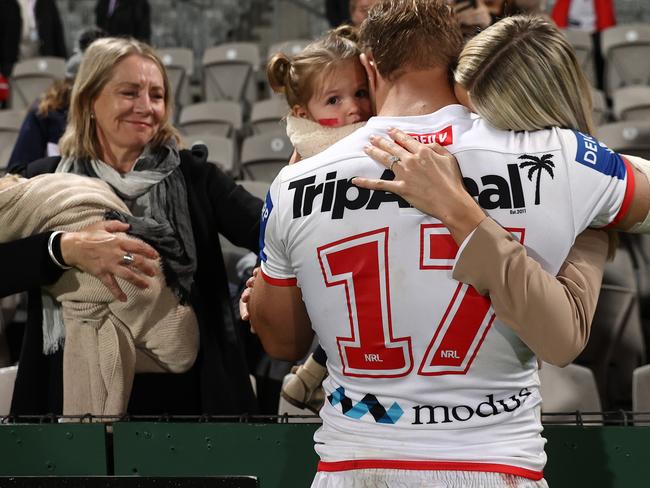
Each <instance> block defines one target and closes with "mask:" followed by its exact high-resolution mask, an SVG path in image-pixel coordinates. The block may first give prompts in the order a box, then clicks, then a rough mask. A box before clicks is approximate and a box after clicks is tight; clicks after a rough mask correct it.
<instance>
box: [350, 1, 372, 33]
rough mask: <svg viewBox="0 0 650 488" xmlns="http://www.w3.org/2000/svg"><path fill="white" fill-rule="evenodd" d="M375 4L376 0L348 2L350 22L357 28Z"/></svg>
mask: <svg viewBox="0 0 650 488" xmlns="http://www.w3.org/2000/svg"><path fill="white" fill-rule="evenodd" d="M375 3H377V0H350V22H351V23H352V25H354V26H356V27H359V26H360V25H361V24H362V23H363V21H364V20H366V17H368V11H369V10H370V9H371V8H372V6H373V5H374V4H375Z"/></svg>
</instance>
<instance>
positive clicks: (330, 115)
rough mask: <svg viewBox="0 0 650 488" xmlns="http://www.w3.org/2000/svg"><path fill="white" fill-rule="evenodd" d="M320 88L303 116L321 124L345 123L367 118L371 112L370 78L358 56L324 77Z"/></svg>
mask: <svg viewBox="0 0 650 488" xmlns="http://www.w3.org/2000/svg"><path fill="white" fill-rule="evenodd" d="M319 88H320V89H319V90H317V91H316V93H314V95H313V96H312V97H311V99H310V100H309V102H308V103H307V113H306V114H305V115H302V116H306V117H308V118H310V119H312V120H314V121H315V122H318V123H319V124H321V125H326V126H330V127H342V126H344V125H349V124H355V123H357V122H365V121H366V120H368V119H369V118H370V116H371V115H372V112H371V110H372V109H371V105H370V96H369V93H368V79H367V78H366V73H365V71H364V70H363V66H361V63H360V62H359V61H358V60H350V61H346V62H344V63H341V65H340V66H338V67H336V68H335V69H334V70H333V71H331V72H330V73H329V74H328V75H327V76H326V77H325V79H323V80H322V81H321V83H320V87H319ZM299 116H300V115H299Z"/></svg>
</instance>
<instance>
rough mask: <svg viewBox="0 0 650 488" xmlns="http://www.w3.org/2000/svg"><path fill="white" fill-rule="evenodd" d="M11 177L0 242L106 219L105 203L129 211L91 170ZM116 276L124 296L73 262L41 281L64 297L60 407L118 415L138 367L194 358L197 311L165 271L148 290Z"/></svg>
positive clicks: (185, 364)
mask: <svg viewBox="0 0 650 488" xmlns="http://www.w3.org/2000/svg"><path fill="white" fill-rule="evenodd" d="M9 178H11V177H6V178H2V179H0V182H2V184H1V185H0V241H1V242H5V241H9V240H13V239H18V238H22V237H27V236H30V235H33V234H36V233H39V232H44V231H48V230H65V231H76V230H80V229H82V228H84V227H86V226H88V225H89V224H92V223H94V222H97V221H100V220H103V218H104V213H105V212H106V211H107V210H116V211H119V212H122V213H129V210H128V209H127V207H126V205H125V204H124V203H123V202H122V201H121V200H120V199H119V197H117V196H116V195H115V193H113V191H112V190H111V189H110V187H109V186H108V185H107V184H106V183H104V182H103V181H101V180H99V179H96V178H87V177H84V176H78V175H73V174H59V173H56V174H45V175H40V176H37V177H34V178H31V179H29V180H25V179H20V180H18V181H13V182H11V183H10V184H8V181H9V180H8V179H9ZM117 280H118V282H119V285H120V287H121V288H122V290H124V292H125V293H126V295H127V297H128V300H127V301H126V302H120V301H118V300H116V299H114V297H113V295H111V293H110V292H109V291H108V289H107V288H106V287H105V286H104V285H103V284H102V283H101V281H99V279H97V278H95V277H94V276H91V275H89V274H87V273H83V272H82V271H80V270H78V269H75V268H73V269H71V270H68V271H66V272H65V273H64V274H63V276H62V277H61V278H60V279H59V280H58V281H57V282H56V283H55V284H53V285H51V286H49V287H47V288H46V289H47V291H48V292H49V293H50V294H51V295H52V296H53V297H55V299H56V300H57V301H58V302H60V303H61V307H62V310H63V318H64V323H65V331H66V344H65V348H64V351H63V413H64V414H65V415H81V414H86V413H91V414H93V415H110V416H113V415H121V414H123V413H125V412H126V408H127V405H128V401H129V397H130V394H131V388H132V386H133V377H134V374H135V373H136V372H173V373H182V372H184V371H187V370H188V369H189V368H190V367H191V366H192V364H193V363H194V360H195V359H196V355H197V352H198V342H199V335H198V325H197V321H196V316H195V315H194V312H193V311H192V309H191V307H189V306H182V305H180V304H179V301H178V299H177V298H176V297H175V296H174V294H173V293H172V291H171V290H170V289H169V288H167V287H166V286H165V283H164V278H163V275H162V273H160V272H159V273H158V274H157V275H156V278H155V279H152V280H150V286H149V288H147V289H146V290H141V289H139V288H136V287H135V286H133V285H131V284H130V283H128V282H126V281H124V280H121V279H120V278H117Z"/></svg>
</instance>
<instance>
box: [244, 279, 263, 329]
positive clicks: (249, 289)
mask: <svg viewBox="0 0 650 488" xmlns="http://www.w3.org/2000/svg"><path fill="white" fill-rule="evenodd" d="M259 272H260V268H255V269H254V270H253V276H251V277H250V278H248V279H247V280H246V288H245V289H244V291H243V292H242V294H241V297H239V315H240V316H241V319H242V320H248V319H249V318H250V313H249V312H248V302H249V301H250V299H251V293H252V291H253V286H254V285H255V280H256V279H257V275H258V274H259ZM251 332H252V333H253V334H254V333H255V330H253V328H252V327H251Z"/></svg>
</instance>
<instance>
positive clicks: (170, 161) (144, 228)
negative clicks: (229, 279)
mask: <svg viewBox="0 0 650 488" xmlns="http://www.w3.org/2000/svg"><path fill="white" fill-rule="evenodd" d="M56 171H57V173H58V172H68V173H76V174H79V175H84V176H90V177H94V178H100V179H102V180H104V181H105V182H106V183H108V184H109V185H110V186H111V188H113V190H114V191H115V193H116V194H117V195H118V196H119V197H120V198H121V199H122V200H123V201H124V203H126V205H127V207H129V210H131V213H132V214H133V215H120V214H117V213H116V212H111V213H110V214H109V215H107V217H108V218H117V219H119V220H122V221H123V222H126V223H128V224H130V225H131V229H130V230H129V234H131V235H133V236H135V237H138V238H140V239H142V240H143V241H145V242H147V243H149V244H151V245H152V246H153V247H154V248H156V250H157V251H158V252H159V253H160V255H161V257H162V262H163V272H164V274H165V280H166V282H167V286H169V287H170V288H171V289H172V290H173V291H174V292H175V293H176V294H177V296H178V297H179V299H180V300H181V302H182V303H185V302H187V300H188V298H189V295H190V291H191V288H192V282H193V279H194V272H195V271H196V247H195V245H194V234H193V233H192V222H191V221H190V212H189V208H188V206H187V188H186V187H185V179H184V178H183V174H182V173H181V170H180V156H179V154H178V149H177V148H176V144H175V143H168V144H167V145H166V146H164V147H162V148H161V149H159V150H158V151H156V152H152V151H151V149H150V148H149V146H147V147H146V148H145V150H144V151H143V153H142V155H141V156H140V157H139V158H138V160H137V161H136V163H135V165H134V167H133V170H132V171H130V172H129V173H126V174H121V173H119V172H117V171H116V170H115V169H113V168H112V167H111V166H109V165H107V164H105V163H103V162H102V161H97V160H92V161H91V160H87V159H77V160H72V159H70V158H67V159H64V160H62V161H61V163H60V164H59V166H58V167H57V169H56Z"/></svg>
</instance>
